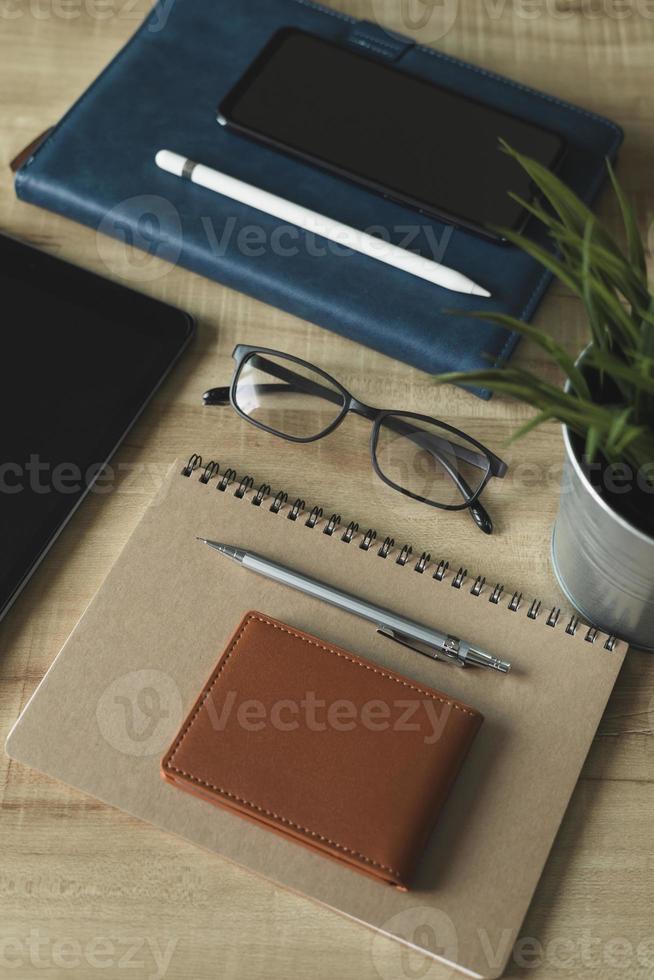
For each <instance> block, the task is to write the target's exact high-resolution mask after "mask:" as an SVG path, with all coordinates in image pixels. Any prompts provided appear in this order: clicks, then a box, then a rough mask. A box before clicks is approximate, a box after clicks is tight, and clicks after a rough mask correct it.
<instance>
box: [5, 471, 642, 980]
mask: <svg viewBox="0 0 654 980" xmlns="http://www.w3.org/2000/svg"><path fill="white" fill-rule="evenodd" d="M194 462H195V463H197V462H198V460H197V459H195V460H194ZM182 470H183V471H182ZM264 477H265V474H258V478H259V480H258V482H256V483H255V484H254V486H253V481H252V480H251V479H249V478H244V479H242V480H241V479H240V478H239V477H237V476H236V474H234V472H233V471H229V470H226V469H225V468H224V467H221V468H220V471H218V470H217V468H216V467H215V466H214V465H213V464H210V465H209V466H208V467H206V468H204V467H202V468H200V467H199V466H198V467H197V468H190V467H188V466H187V465H185V464H184V462H183V461H180V462H179V463H178V464H177V465H176V466H175V467H174V468H173V469H172V471H171V473H170V475H169V477H168V479H167V481H166V483H165V484H164V487H163V489H162V491H161V493H160V494H159V496H158V498H157V499H156V500H155V501H154V503H153V504H152V506H151V507H150V508H149V510H148V511H147V512H146V514H145V516H144V517H143V520H142V521H141V523H140V525H139V526H138V527H137V529H136V531H135V533H134V534H133V536H132V538H131V539H130V541H129V542H128V543H127V545H126V546H125V548H124V550H123V552H122V554H121V556H120V557H119V559H118V561H117V562H116V564H115V566H114V568H113V569H112V571H111V572H110V573H109V575H108V576H107V579H106V581H105V583H104V585H103V586H102V588H101V589H100V590H99V592H98V594H97V595H96V596H95V598H94V599H93V601H92V602H91V604H90V605H89V607H88V609H87V611H86V613H85V614H84V616H83V617H82V619H81V620H80V622H79V624H78V626H77V627H76V629H75V630H74V632H73V633H72V635H71V636H70V638H69V639H68V641H67V643H66V644H65V646H64V648H63V650H62V652H61V653H60V654H59V656H58V657H57V659H56V660H55V662H54V664H53V666H52V667H51V669H50V670H49V672H48V673H47V674H46V676H45V678H44V680H43V681H42V683H41V685H40V686H39V688H38V689H37V691H36V693H35V694H34V696H33V697H32V699H31V701H30V702H29V704H28V705H27V707H26V709H25V711H24V713H23V715H22V716H21V718H20V719H19V721H18V722H17V723H16V725H15V727H14V729H13V731H12V732H11V734H10V736H9V739H8V742H7V751H8V753H9V755H10V756H11V757H12V758H14V759H16V760H18V761H20V762H23V763H25V764H27V765H30V766H33V767H34V768H36V769H39V770H41V771H42V772H44V773H47V774H48V775H50V776H54V777H56V778H58V779H61V780H63V781H65V782H67V783H69V784H70V785H72V786H75V787H77V788H79V789H81V790H83V791H84V792H86V793H89V794H91V795H93V796H96V797H98V798H99V799H101V800H104V801H106V802H107V803H110V804H112V805H114V806H116V807H119V808H121V809H123V810H126V811H127V812H129V813H131V814H134V815H136V816H138V817H140V818H142V819H144V820H148V821H150V822H151V823H153V824H155V825H157V826H158V827H161V828H164V829H166V830H169V831H172V832H175V833H177V834H179V835H181V836H182V837H185V838H187V839H188V840H190V841H193V842H195V843H197V844H200V845H202V846H203V847H205V848H208V849H210V850H213V851H215V852H217V853H218V854H220V855H221V856H224V857H227V858H229V859H230V860H232V861H235V862H237V863H238V864H240V865H242V866H244V867H246V868H249V869H251V870H252V871H255V872H257V873H259V874H262V875H264V876H265V877H267V878H269V879H272V880H273V881H275V882H278V883H279V884H281V885H283V886H285V887H288V888H291V889H293V890H295V891H296V892H299V893H302V894H304V895H307V896H309V897H311V898H313V899H315V900H317V901H319V902H321V903H324V904H325V905H327V906H330V907H331V908H333V909H335V910H338V911H339V912H341V913H343V914H345V915H347V916H350V917H352V918H354V919H356V920H358V921H360V922H362V923H364V924H366V925H368V926H371V927H372V928H374V929H376V930H380V931H383V932H384V933H386V934H388V935H390V936H393V937H396V938H397V939H399V940H401V941H403V942H405V943H408V944H410V945H412V946H414V947H416V948H419V949H423V950H424V951H425V952H426V953H428V954H430V955H432V956H434V957H435V958H437V959H439V960H442V961H444V962H446V963H449V964H456V965H458V966H459V968H460V969H463V970H465V971H467V972H468V973H470V974H473V975H476V976H482V977H494V976H498V975H500V974H501V973H502V971H503V969H504V966H505V963H506V960H507V959H508V956H509V955H510V952H511V947H512V944H513V942H514V940H515V939H516V937H517V935H518V931H519V929H520V926H521V923H522V920H523V918H524V915H525V913H526V911H527V907H528V905H529V902H530V900H531V897H532V894H533V892H534V889H535V887H536V884H537V882H538V878H539V876H540V874H541V871H542V869H543V865H544V863H545V860H546V858H547V855H548V852H549V850H550V847H551V845H552V842H553V840H554V837H555V834H556V832H557V830H558V827H559V824H560V822H561V819H562V817H563V814H564V812H565V808H566V806H567V803H568V800H569V798H570V795H571V793H572V791H573V789H574V786H575V783H576V781H577V778H578V776H579V772H580V769H581V767H582V764H583V762H584V759H585V757H586V754H587V752H588V748H589V746H590V743H591V740H592V738H593V735H594V733H595V730H596V728H597V725H598V722H599V720H600V717H601V714H602V711H603V709H604V707H605V705H606V702H607V700H608V697H609V695H610V693H611V690H612V688H613V685H614V683H615V680H616V677H617V675H618V672H619V670H620V667H621V664H622V661H623V659H624V656H625V653H626V649H627V648H626V645H625V644H624V643H622V642H620V641H615V640H614V639H613V638H608V637H606V636H605V635H603V634H601V633H596V632H595V631H593V630H589V629H588V627H586V626H583V625H582V624H579V625H578V626H576V628H575V625H576V619H575V618H573V619H572V620H570V617H569V616H567V615H566V616H564V615H561V616H559V617H558V618H557V617H556V614H555V613H554V614H550V612H549V610H543V609H539V608H538V605H537V604H536V603H535V602H534V603H532V602H530V601H527V600H525V599H521V598H519V597H518V596H517V595H516V596H512V595H507V594H505V593H501V592H500V589H499V588H497V589H494V588H493V586H492V585H489V584H485V583H483V582H482V580H481V578H478V579H475V578H474V577H472V576H467V577H466V576H464V575H463V572H461V573H460V574H457V573H456V571H454V570H452V569H447V568H445V565H444V563H442V562H441V563H439V561H438V556H437V555H436V554H435V553H434V552H432V554H433V558H428V556H427V554H426V553H425V554H422V555H421V554H420V551H419V550H418V549H417V548H414V553H413V554H412V555H409V554H408V549H404V550H402V548H401V547H400V546H399V545H401V542H400V541H399V540H398V545H393V544H390V542H387V543H386V545H385V546H384V544H383V543H381V541H382V538H381V535H380V536H379V537H378V538H377V540H374V541H372V539H373V535H372V534H371V533H369V534H367V535H366V528H365V527H364V526H363V525H362V526H361V528H360V529H356V528H355V527H354V525H350V526H348V525H347V522H346V521H345V520H344V521H342V522H341V523H340V524H339V521H338V519H337V517H336V516H334V517H333V518H332V519H331V520H330V518H329V515H325V516H324V517H323V516H322V515H321V513H320V511H319V509H318V508H317V507H316V508H315V509H313V510H311V507H310V504H309V502H307V506H306V507H305V506H304V505H303V503H302V502H301V501H300V500H298V501H297V502H296V503H293V501H294V499H295V497H294V495H292V494H291V493H290V491H289V495H288V500H286V499H285V495H284V494H283V493H282V492H281V491H280V493H279V494H277V496H275V495H274V490H273V492H272V493H270V488H269V487H266V485H265V484H262V483H261V481H262V480H263V478H264ZM260 484H261V490H260V491H259V492H257V490H256V487H257V486H259V485H260ZM296 489H299V490H301V488H296ZM294 516H295V517H296V519H295V520H293V519H292V518H293V517H294ZM359 519H360V518H359ZM330 531H331V532H332V533H331V534H330V533H329V532H330ZM196 535H203V536H207V535H208V536H211V537H213V538H217V539H219V540H220V539H222V540H224V541H227V542H229V543H232V544H238V545H240V546H242V547H246V548H251V549H252V550H256V551H258V552H260V553H262V554H265V555H269V556H274V557H276V558H277V559H278V560H283V561H284V562H285V563H286V564H289V565H291V566H293V567H296V568H299V569H301V570H303V571H304V572H306V573H307V574H309V575H313V576H314V577H317V578H322V579H323V580H327V581H330V582H332V583H333V584H335V585H338V586H339V587H340V588H343V589H346V590H348V591H350V592H355V593H359V594H360V595H363V596H365V597H368V598H370V599H374V600H375V601H376V602H378V603H380V604H382V605H386V606H387V607H389V608H395V609H397V606H398V603H399V602H401V603H402V610H401V611H402V612H403V614H404V615H407V616H410V617H412V618H413V619H416V620H419V621H424V622H426V623H428V624H430V625H432V626H435V627H437V628H439V629H441V630H444V631H446V632H450V633H452V634H454V635H459V636H465V638H466V639H468V640H469V641H471V642H473V643H478V644H480V645H482V646H483V647H485V648H488V649H489V651H490V652H493V653H497V654H498V655H501V656H502V657H505V658H506V659H508V660H511V661H513V664H514V667H513V670H512V672H511V673H510V674H508V675H506V676H503V675H495V674H492V673H491V672H487V671H484V670H480V669H472V668H468V669H457V668H455V667H451V666H448V665H444V664H436V663H434V662H433V661H431V660H429V659H427V658H425V657H421V656H419V655H418V654H416V653H414V652H412V651H410V650H406V649H404V648H402V647H400V646H397V645H396V644H394V643H392V642H390V641H389V640H387V639H385V638H384V637H382V636H379V635H378V634H376V633H375V630H374V628H373V627H372V626H371V625H370V624H368V623H365V622H363V621H361V620H359V619H357V618H355V617H354V616H351V615H348V614H347V613H344V612H342V611H339V610H337V609H335V608H333V607H330V606H327V605H325V604H324V603H321V602H319V601H318V600H316V599H313V598H310V597H308V596H306V595H302V594H299V593H297V592H295V591H293V590H291V589H288V588H286V587H284V586H281V585H278V584H275V583H273V582H271V581H269V580H268V579H264V578H263V577H261V576H258V575H255V574H253V573H251V572H248V571H247V570H245V569H243V568H240V567H239V566H237V565H235V564H234V563H232V562H229V561H227V560H224V559H223V560H221V557H220V556H217V555H216V553H215V552H213V551H212V550H211V549H210V548H207V547H206V546H205V545H203V544H200V543H199V542H198V541H197V540H196ZM371 541H372V543H371V545H370V547H369V548H368V549H367V550H365V548H362V547H361V545H362V544H363V545H365V544H366V543H369V542H371ZM415 544H417V542H415V543H414V545H415ZM424 545H425V547H427V546H429V542H424ZM380 549H381V550H382V553H383V552H384V551H386V552H387V555H386V557H385V558H384V557H382V556H381V555H380V554H379V551H380ZM403 562H404V563H403ZM484 571H485V572H486V574H487V575H489V573H491V572H492V570H490V569H485V570H484ZM409 586H410V587H409ZM457 586H458V587H457ZM495 600H497V601H495ZM251 609H257V610H259V611H260V612H262V613H264V614H267V615H269V616H271V617H273V618H275V619H280V620H282V621H283V622H285V623H288V624H290V625H292V626H293V627H295V628H297V629H300V630H305V631H308V632H310V633H313V634H316V635H318V636H319V637H321V638H322V639H323V640H325V641H327V642H329V643H333V644H336V645H338V646H340V647H344V648H346V649H347V650H350V651H352V652H353V653H355V654H358V655H360V656H362V657H364V658H367V659H369V660H372V661H374V662H375V663H377V664H379V665H381V666H382V667H385V668H387V669H389V670H393V671H396V672H397V673H400V674H403V675H405V676H407V677H408V678H410V679H413V680H414V681H415V682H417V683H421V684H425V685H429V686H432V687H438V688H439V689H441V690H443V691H445V692H446V693H447V694H448V695H449V696H450V697H452V698H456V699H457V700H459V701H462V702H464V703H465V704H469V705H472V706H474V707H475V708H476V709H477V710H478V711H480V712H481V713H482V714H483V715H484V717H485V721H484V724H483V726H482V729H481V730H480V733H479V736H478V737H477V738H476V740H475V742H474V744H473V746H472V749H471V750H470V754H469V756H468V758H467V759H466V761H465V763H464V766H463V769H462V770H461V772H460V774H459V777H458V779H457V782H456V784H455V786H454V788H453V790H452V791H451V794H450V796H449V798H448V800H447V802H446V803H445V806H444V809H443V810H442V812H441V814H440V817H439V819H438V822H437V825H436V830H435V832H434V833H433V834H432V837H431V839H430V842H429V845H428V847H427V850H426V851H425V854H424V857H423V859H422V861H421V864H420V866H419V870H418V873H417V875H416V877H415V878H414V880H413V881H412V890H411V891H409V892H408V893H402V892H399V891H396V890H394V889H392V888H389V887H388V886H387V885H383V884H380V883H378V882H376V881H372V880H368V879H367V878H365V877H363V876H362V875H360V874H359V873H358V872H356V871H353V870H350V869H348V868H346V867H341V866H339V865H338V864H336V862H331V861H328V860H326V859H325V858H324V857H323V856H321V855H319V854H314V853H312V852H311V851H309V850H307V849H305V848H303V847H300V846H298V845H297V844H295V843H294V842H292V841H288V840H285V839H283V838H281V837H277V836H276V835H274V834H272V833H270V831H268V830H267V829H265V828H261V827H259V826H256V825H255V824H251V823H249V822H246V821H244V820H243V819H242V818H240V817H239V816H236V815H234V814H230V813H229V812H227V811H223V810H221V809H218V808H216V807H214V806H212V805H211V804H210V803H207V802H206V801H204V800H201V799H196V798H194V797H192V796H189V795H188V794H186V793H182V792H180V791H179V790H178V789H176V788H175V787H174V786H170V785H168V784H167V783H165V782H164V781H163V780H162V778H161V775H160V765H161V759H162V757H163V755H164V753H165V751H166V750H167V749H168V747H169V746H170V744H171V742H172V740H173V738H174V737H175V734H176V732H177V731H178V730H179V727H180V725H181V723H182V721H183V719H184V717H185V715H186V714H187V713H188V711H189V709H190V707H191V706H192V705H193V703H194V702H195V700H196V698H197V697H198V694H199V692H200V691H201V690H202V687H203V685H204V684H205V682H206V680H207V678H208V676H209V675H210V673H211V671H212V670H213V668H214V666H215V664H216V660H217V658H218V656H219V654H220V652H221V651H222V650H223V649H224V648H225V645H226V643H227V641H228V639H229V637H230V635H231V634H232V632H233V630H234V629H235V627H236V626H237V624H238V622H239V620H240V619H241V618H242V617H243V615H244V614H245V613H246V612H247V611H248V610H251ZM532 617H533V618H532ZM430 943H431V944H432V946H431V948H430Z"/></svg>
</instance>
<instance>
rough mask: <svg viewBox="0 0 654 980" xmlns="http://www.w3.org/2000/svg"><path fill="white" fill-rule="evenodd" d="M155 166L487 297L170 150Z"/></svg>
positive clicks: (454, 276)
mask: <svg viewBox="0 0 654 980" xmlns="http://www.w3.org/2000/svg"><path fill="white" fill-rule="evenodd" d="M155 162H156V164H157V166H158V167H160V169H161V170H165V171H166V172H167V173H169V174H174V175H175V176H176V177H183V178H185V179H186V180H190V181H192V182H193V183H194V184H199V185H200V187H205V188H206V189H207V190H210V191H214V192H215V193H216V194H223V195H224V196H225V197H229V198H231V199H232V200H233V201H239V202H240V203H241V204H246V205H248V206H249V207H251V208H255V209H256V210H257V211H263V212H264V213H265V214H271V215H273V217H275V218H279V220H280V221H285V222H287V223H288V224H290V225H296V226H297V227H298V228H302V229H304V231H308V232H311V233H313V234H315V235H320V236H321V237H322V238H327V239H328V240H329V241H332V242H336V243H337V244H338V245H342V246H344V247H345V248H350V249H352V251H354V252H361V253H362V254H363V255H367V256H369V257H370V258H371V259H377V260H378V261H379V262H385V263H386V264H387V265H392V266H394V267H395V268H396V269H402V270H403V271H404V272H408V273H410V274H411V275H412V276H418V277H419V278H420V279H426V280H427V282H432V283H435V285H437V286H443V287H445V289H451V290H453V291H454V292H457V293H469V294H472V295H475V296H490V295H491V294H490V293H489V292H488V290H487V289H484V288H483V287H482V286H478V285H477V283H475V282H473V281H472V280H471V279H468V277H467V276H464V275H463V274H462V273H461V272H456V270H455V269H449V268H448V267H447V266H446V265H441V264H440V263H439V262H432V261H431V259H425V258H423V257H422V256H421V255H416V254H415V253H414V252H409V251H407V249H404V248H398V246H397V245H392V244H391V243H390V242H387V241H384V239H382V238H376V237H375V236H374V235H368V234H367V233H366V232H364V231H359V230H358V229H357V228H350V226H349V225H344V224H342V223H341V222H340V221H334V220H333V219H332V218H328V217H327V216H326V215H323V214H317V213H316V212H315V211H310V210H309V209H308V208H304V207H302V205H300V204H294V203H293V202H292V201H287V200H285V199H284V198H283V197H277V196H276V195H275V194H270V193H268V191H264V190H261V188H259V187H253V186H252V184H245V183H244V182H243V181H242V180H236V178H235V177H229V176H227V174H223V173H220V172H219V171H218V170H213V169H212V168H211V167H205V166H204V165H203V164H201V163H195V162H194V161H193V160H189V159H187V157H183V156H180V154H179V153H172V152H171V151H170V150H159V152H158V153H157V155H156V157H155Z"/></svg>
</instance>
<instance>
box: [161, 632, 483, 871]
mask: <svg viewBox="0 0 654 980" xmlns="http://www.w3.org/2000/svg"><path fill="white" fill-rule="evenodd" d="M482 720H483V719H482V716H481V715H480V714H479V712H477V711H475V710H474V709H472V708H470V707H468V706H467V705H465V704H462V703H461V702H459V701H456V700H454V699H453V698H449V697H448V696H447V695H445V694H442V693H441V692H440V691H436V690H433V689H432V688H428V687H424V686H422V685H420V684H417V683H415V682H414V681H412V680H409V679H408V678H405V677H402V676H401V675H400V674H395V673H393V672H391V671H389V670H386V669H384V668H382V667H380V666H378V665H376V664H374V663H372V662H370V661H368V660H364V659H362V658H361V657H357V656H355V655H354V654H352V653H348V652H347V651H346V650H342V649H340V648H339V647H335V646H333V645H331V644H329V643H326V642H324V641H323V640H321V639H318V638H317V637H315V636H311V635H309V634H308V633H303V632H302V631H300V630H297V629H294V628H293V627H291V626H287V625H285V624H284V623H280V622H277V621H276V620H274V619H271V618H270V617H269V616H266V615H264V614H263V613H258V612H249V613H247V614H246V615H245V617H244V619H243V620H242V622H241V623H240V625H239V627H238V629H237V630H236V632H235V634H234V635H233V637H232V639H231V640H230V642H229V644H228V646H227V648H226V650H225V652H224V653H223V655H222V657H221V659H220V660H219V662H218V664H217V666H216V668H215V670H214V671H213V673H212V675H211V677H210V678H209V680H208V682H207V684H206V685H205V687H204V689H203V691H202V693H201V694H200V697H199V698H198V700H197V702H196V704H195V705H194V707H193V708H192V710H191V712H190V714H189V716H188V718H187V719H186V721H185V722H184V724H183V726H182V728H181V729H180V731H179V733H178V735H177V737H176V738H175V741H174V742H173V745H172V746H171V748H170V749H169V751H168V752H167V754H166V756H165V757H164V760H163V762H162V775H163V776H164V778H165V779H167V780H168V781H170V782H172V783H174V784H175V785H176V786H178V787H179V788H181V789H184V790H186V791H187V792H190V793H194V794H196V795H199V796H201V797H203V798H205V799H207V800H209V801H210V802H212V803H215V804H217V805H219V806H223V807H227V808H228V809H230V810H233V811H235V812H237V813H239V814H240V815H241V816H245V817H249V818H250V819H252V820H255V821H256V822H258V823H261V824H264V825H265V826H266V827H268V828H270V829H271V830H275V831H277V832H278V833H280V834H283V835H284V836H285V837H289V838H292V839H293V840H296V841H299V842H301V843H302V844H305V845H307V846H308V847H311V848H313V849H314V850H318V851H320V852H321V853H324V854H328V855H329V856H331V857H333V858H336V859H337V860H339V861H341V862H344V863H346V864H348V865H349V866H351V867H353V868H356V869H358V870H359V871H364V872H366V873H368V874H370V875H373V876H374V877H375V878H377V879H380V880H382V881H385V882H387V883H390V884H393V885H395V886H397V887H399V888H406V887H407V882H408V880H409V879H410V876H411V873H412V871H413V870H414V868H415V866H416V864H417V862H418V859H419V857H420V854H421V852H422V850H423V848H424V846H425V844H426V843H427V840H428V838H429V835H430V834H431V831H432V829H433V827H434V824H435V822H436V818H437V816H438V813H439V810H440V809H441V807H442V805H443V803H444V802H445V799H446V797H447V795H448V793H449V791H450V788H451V786H452V784H453V782H454V780H455V778H456V775H457V773H458V771H459V769H460V767H461V764H462V763H463V760H464V758H465V756H466V754H467V752H468V749H469V748H470V745H471V743H472V741H473V739H474V737H475V734H476V733H477V730H478V729H479V726H480V725H481V722H482Z"/></svg>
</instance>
